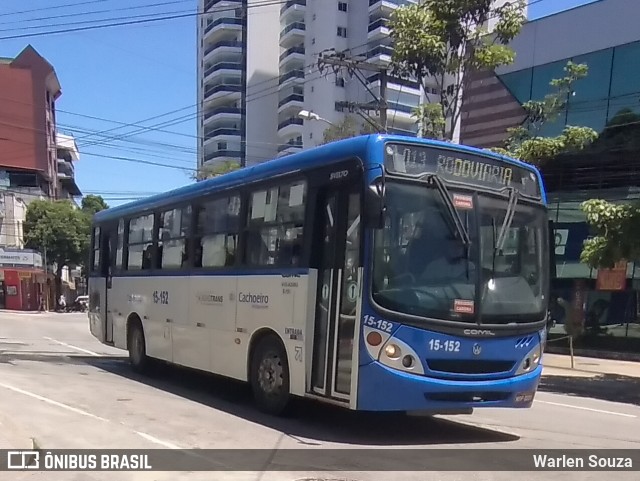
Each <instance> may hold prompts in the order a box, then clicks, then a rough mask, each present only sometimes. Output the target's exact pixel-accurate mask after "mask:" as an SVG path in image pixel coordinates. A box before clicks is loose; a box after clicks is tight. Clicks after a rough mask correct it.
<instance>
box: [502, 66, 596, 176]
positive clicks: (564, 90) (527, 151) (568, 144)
mask: <svg viewBox="0 0 640 481" xmlns="http://www.w3.org/2000/svg"><path fill="white" fill-rule="evenodd" d="M564 72H565V76H564V77H561V78H557V79H553V80H551V82H550V83H549V85H550V86H551V92H550V93H549V94H547V95H546V96H545V97H544V99H542V100H530V101H529V102H526V103H525V104H523V105H522V107H523V108H524V111H525V115H526V117H525V120H524V122H523V123H522V124H521V125H519V126H518V127H513V128H511V129H508V133H509V137H508V138H507V140H506V141H505V144H504V148H494V149H491V150H493V151H495V152H498V153H501V154H505V155H509V156H511V157H514V158H516V159H520V160H522V161H524V162H527V163H530V164H533V165H536V166H542V165H544V164H545V163H546V162H549V161H551V160H553V159H555V158H556V157H558V156H559V155H561V154H566V153H569V152H577V151H581V150H583V149H584V148H586V147H587V146H590V145H591V144H592V143H593V142H594V141H595V140H596V139H597V137H598V133H597V132H596V131H595V130H593V129H592V128H590V127H578V126H571V125H568V126H566V127H565V128H564V129H563V131H562V132H561V133H560V135H557V136H555V137H543V136H541V135H540V130H541V129H542V127H543V126H544V125H545V123H547V122H553V121H554V120H556V119H557V118H558V116H559V114H560V113H561V112H564V111H565V110H566V108H567V104H568V102H569V99H570V98H571V97H572V95H573V93H574V88H575V84H576V82H578V81H579V80H581V79H583V78H585V77H586V76H587V74H588V72H589V69H588V67H587V65H586V64H575V63H573V62H571V61H569V62H568V63H567V65H566V66H565V67H564Z"/></svg>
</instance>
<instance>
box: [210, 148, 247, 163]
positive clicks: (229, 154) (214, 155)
mask: <svg viewBox="0 0 640 481" xmlns="http://www.w3.org/2000/svg"><path fill="white" fill-rule="evenodd" d="M225 157H226V158H228V159H233V160H239V159H241V158H242V152H240V151H239V150H217V151H215V152H211V153H210V154H207V155H205V156H204V161H205V162H209V161H211V160H218V159H223V158H225Z"/></svg>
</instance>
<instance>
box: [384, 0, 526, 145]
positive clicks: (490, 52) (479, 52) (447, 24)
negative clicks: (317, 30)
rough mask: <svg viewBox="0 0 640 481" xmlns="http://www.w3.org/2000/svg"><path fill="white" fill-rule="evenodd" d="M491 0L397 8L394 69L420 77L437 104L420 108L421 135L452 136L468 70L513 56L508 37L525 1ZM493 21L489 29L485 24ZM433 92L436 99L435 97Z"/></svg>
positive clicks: (435, 0)
mask: <svg viewBox="0 0 640 481" xmlns="http://www.w3.org/2000/svg"><path fill="white" fill-rule="evenodd" d="M492 3H493V2H492V0H473V1H470V0H421V1H419V2H418V3H416V4H413V5H407V6H404V7H401V8H398V9H396V10H395V12H394V13H393V14H392V15H391V19H390V22H389V28H390V30H391V32H390V35H391V39H392V40H393V45H394V52H393V56H392V63H391V67H392V69H391V70H392V72H393V74H394V75H398V76H401V77H404V78H414V79H417V80H418V81H419V82H420V83H421V84H422V87H423V89H424V91H425V92H430V91H431V88H430V87H431V86H432V85H433V83H434V82H435V83H436V84H437V87H438V94H437V95H436V96H435V97H434V96H433V95H431V94H427V100H428V102H429V103H433V104H436V105H437V106H438V107H439V109H437V108H431V107H429V108H425V109H423V110H421V111H419V112H417V117H418V119H419V121H422V120H424V119H425V115H423V114H428V116H427V117H426V118H427V120H428V121H427V122H426V123H423V126H422V127H423V135H429V134H430V135H432V136H434V137H437V138H440V139H447V140H451V139H452V137H453V130H454V127H455V125H456V124H457V123H458V121H459V119H460V113H461V104H462V102H461V99H462V92H463V90H464V89H465V87H466V85H467V83H468V81H467V79H468V78H469V77H470V74H471V73H472V72H474V71H477V70H495V69H496V68H498V67H500V66H503V65H509V64H511V63H512V62H513V60H514V59H515V53H514V51H513V50H512V49H511V48H510V47H509V45H508V44H509V42H510V41H511V40H512V39H513V38H514V37H515V36H516V35H518V33H519V32H520V29H521V27H522V24H523V23H524V21H525V20H526V18H525V15H524V7H525V2H524V1H523V0H516V1H513V2H507V3H506V4H504V5H503V6H500V7H498V8H493V6H492ZM490 20H492V21H495V26H494V27H493V29H492V32H491V33H490V34H489V32H488V29H487V25H488V24H489V21H490ZM432 97H433V98H432Z"/></svg>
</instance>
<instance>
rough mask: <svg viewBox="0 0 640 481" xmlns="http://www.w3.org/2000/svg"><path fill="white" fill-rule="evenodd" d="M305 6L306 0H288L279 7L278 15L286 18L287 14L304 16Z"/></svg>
mask: <svg viewBox="0 0 640 481" xmlns="http://www.w3.org/2000/svg"><path fill="white" fill-rule="evenodd" d="M306 8H307V0H289V1H288V2H287V3H285V4H284V5H283V6H282V8H280V17H281V18H286V17H288V16H289V15H295V16H296V17H298V18H304V12H305V10H306Z"/></svg>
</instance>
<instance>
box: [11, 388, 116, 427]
mask: <svg viewBox="0 0 640 481" xmlns="http://www.w3.org/2000/svg"><path fill="white" fill-rule="evenodd" d="M0 387H3V388H5V389H8V390H10V391H13V392H17V393H19V394H23V395H25V396H29V397H32V398H34V399H37V400H38V401H42V402H45V403H47V404H51V405H52V406H57V407H59V408H62V409H66V410H67V411H71V412H72V413H76V414H81V415H82V416H87V417H89V418H93V419H97V420H99V421H106V422H109V420H108V419H105V418H101V417H100V416H96V415H95V414H91V413H90V412H87V411H83V410H82V409H78V408H74V407H73V406H69V405H68V404H63V403H61V402H58V401H54V400H53V399H49V398H48V397H44V396H40V395H39V394H36V393H33V392H29V391H25V390H24V389H20V388H19V387H15V386H11V385H9V384H4V383H1V382H0Z"/></svg>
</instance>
